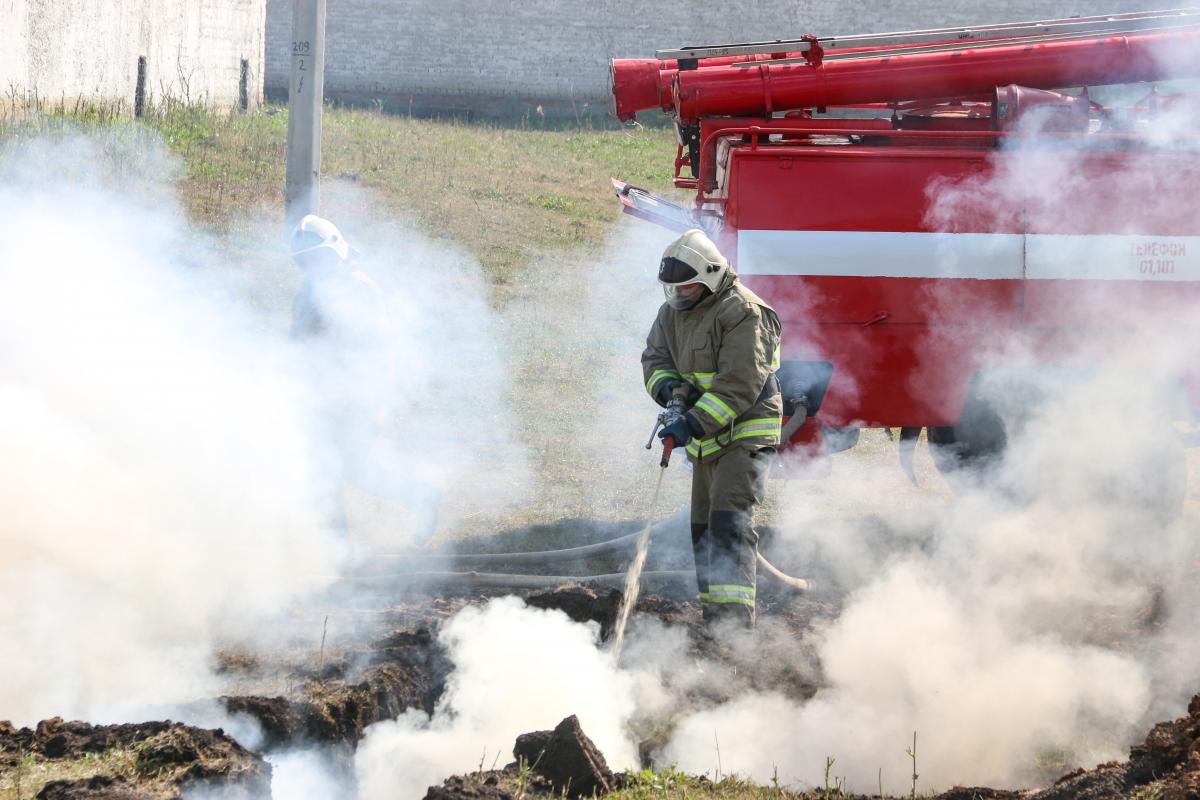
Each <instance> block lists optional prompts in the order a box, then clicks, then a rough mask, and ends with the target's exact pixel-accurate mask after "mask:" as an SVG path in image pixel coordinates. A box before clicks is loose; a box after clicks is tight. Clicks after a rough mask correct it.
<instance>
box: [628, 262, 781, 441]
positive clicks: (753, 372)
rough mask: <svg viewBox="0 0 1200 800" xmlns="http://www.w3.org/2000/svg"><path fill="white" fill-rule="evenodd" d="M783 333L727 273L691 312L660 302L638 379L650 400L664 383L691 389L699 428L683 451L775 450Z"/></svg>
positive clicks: (768, 312) (757, 300)
mask: <svg viewBox="0 0 1200 800" xmlns="http://www.w3.org/2000/svg"><path fill="white" fill-rule="evenodd" d="M780 328H781V326H780V324H779V317H778V316H776V314H775V311H774V309H772V308H771V307H770V306H768V305H767V304H766V303H765V302H763V301H762V300H761V299H760V298H759V297H758V296H757V295H756V294H754V292H752V291H750V290H749V289H747V288H746V287H745V286H743V285H742V284H741V282H740V281H739V280H738V277H737V275H736V274H734V273H733V272H732V271H731V272H730V273H729V274H728V275H726V276H725V280H724V281H723V282H722V283H721V286H720V288H719V289H718V290H717V291H716V292H715V293H713V294H712V295H710V296H709V297H706V298H705V299H704V300H703V301H702V302H700V303H698V304H697V305H696V306H695V307H693V308H690V309H688V310H686V311H677V310H676V309H673V308H671V307H670V306H669V305H667V304H666V303H663V305H662V307H661V308H660V309H659V310H658V317H657V318H656V319H655V320H654V325H653V326H652V327H651V328H650V335H649V336H648V337H647V339H646V349H645V351H644V352H643V353H642V375H643V378H644V379H645V381H646V391H647V392H649V393H650V396H651V397H655V398H656V392H657V391H658V390H659V388H660V387H661V386H662V383H663V381H666V380H681V381H684V382H685V383H686V385H687V386H688V387H689V388H690V392H689V393H688V402H689V405H690V413H691V416H692V417H693V418H694V419H695V420H696V422H697V423H698V424H699V425H700V426H701V427H702V428H703V429H704V433H703V435H701V436H696V437H694V438H693V439H692V440H691V441H690V442H689V443H688V445H687V452H688V456H690V457H691V458H692V459H693V460H695V461H709V460H711V459H716V458H719V457H720V456H721V455H722V454H723V453H724V452H726V451H727V450H728V449H730V448H732V447H767V446H773V445H778V444H779V435H780V427H781V419H782V416H783V399H782V397H781V395H780V392H779V381H778V379H777V378H776V377H775V370H776V369H778V368H779V334H780ZM656 399H657V398H656ZM692 401H694V402H692Z"/></svg>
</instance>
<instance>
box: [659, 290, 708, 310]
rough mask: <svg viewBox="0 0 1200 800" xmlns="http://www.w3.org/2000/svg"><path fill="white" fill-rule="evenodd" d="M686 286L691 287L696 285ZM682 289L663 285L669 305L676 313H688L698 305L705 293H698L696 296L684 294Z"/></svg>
mask: <svg viewBox="0 0 1200 800" xmlns="http://www.w3.org/2000/svg"><path fill="white" fill-rule="evenodd" d="M686 285H688V286H689V287H690V286H692V285H694V284H686ZM682 288H683V287H682V286H675V285H672V284H663V294H664V295H665V296H666V298H667V305H669V306H670V307H671V308H673V309H675V310H676V311H687V310H688V309H689V308H691V307H692V306H694V305H696V302H697V301H698V300H699V299H700V298H701V297H703V296H704V293H703V292H698V293H696V294H695V295H694V296H693V295H691V294H684V293H683V292H682V291H680V290H681V289H682Z"/></svg>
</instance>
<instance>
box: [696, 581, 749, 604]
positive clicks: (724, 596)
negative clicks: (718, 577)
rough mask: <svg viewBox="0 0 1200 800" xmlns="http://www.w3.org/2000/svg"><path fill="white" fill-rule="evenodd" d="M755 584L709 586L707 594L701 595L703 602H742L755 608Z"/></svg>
mask: <svg viewBox="0 0 1200 800" xmlns="http://www.w3.org/2000/svg"><path fill="white" fill-rule="evenodd" d="M754 596H755V591H754V587H753V586H738V585H727V586H709V587H708V592H707V593H706V594H701V595H700V602H701V603H740V604H741V605H744V606H750V607H751V608H754Z"/></svg>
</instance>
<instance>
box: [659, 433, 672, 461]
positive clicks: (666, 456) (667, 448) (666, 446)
mask: <svg viewBox="0 0 1200 800" xmlns="http://www.w3.org/2000/svg"><path fill="white" fill-rule="evenodd" d="M662 443H663V457H662V461H660V462H659V464H658V465H659V466H660V467H662V468H663V469H666V468H667V464H669V463H671V451H672V450H674V449H675V437H674V436H671V435H667V436H664V437H663V440H662Z"/></svg>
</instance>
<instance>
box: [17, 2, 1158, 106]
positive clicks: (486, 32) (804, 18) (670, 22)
mask: <svg viewBox="0 0 1200 800" xmlns="http://www.w3.org/2000/svg"><path fill="white" fill-rule="evenodd" d="M0 2H3V0H0ZM1163 5H1164V3H1162V2H1161V0H994V1H991V2H985V0H821V2H815V1H814V0H794V2H786V0H328V20H327V25H326V61H325V64H326V74H325V90H326V95H327V96H328V97H332V98H338V97H341V98H344V99H351V100H370V99H372V98H380V99H383V100H385V101H387V102H389V103H390V104H391V105H393V106H396V107H399V108H401V109H402V108H403V107H404V105H405V103H406V102H407V98H408V97H409V96H410V95H411V96H413V97H414V98H415V102H417V103H418V104H420V103H422V102H425V103H432V104H434V105H437V104H441V105H442V106H443V107H451V108H452V107H455V106H462V107H464V108H475V109H479V108H481V107H482V109H483V110H485V111H486V110H487V107H488V106H489V104H490V105H492V106H503V107H505V108H507V109H508V110H520V109H522V108H525V109H528V108H531V107H534V106H536V105H538V104H547V105H551V104H559V105H561V104H567V105H569V104H570V101H571V100H572V99H574V101H575V102H576V104H582V103H583V102H585V101H590V102H592V103H601V104H604V106H606V107H607V105H608V102H609V96H608V59H610V58H612V57H614V56H618V57H650V56H653V55H654V51H655V50H656V49H661V48H666V47H677V46H680V45H694V44H711V43H715V42H728V41H749V40H759V39H777V38H795V37H798V36H801V35H803V34H805V33H816V34H818V35H832V34H846V33H873V32H878V31H894V30H908V29H912V28H921V27H944V26H950V25H966V24H978V23H984V22H1010V21H1018V20H1028V19H1045V18H1050V17H1061V16H1070V15H1073V14H1102V13H1115V12H1120V11H1134V10H1146V9H1153V8H1159V7H1162V6H1163ZM1165 5H1167V6H1169V5H1171V4H1170V3H1166V4H1165ZM290 32H291V3H290V1H289V0H267V77H266V88H267V91H268V93H270V94H272V95H276V94H278V93H283V92H286V89H287V69H288V47H289V42H290Z"/></svg>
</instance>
